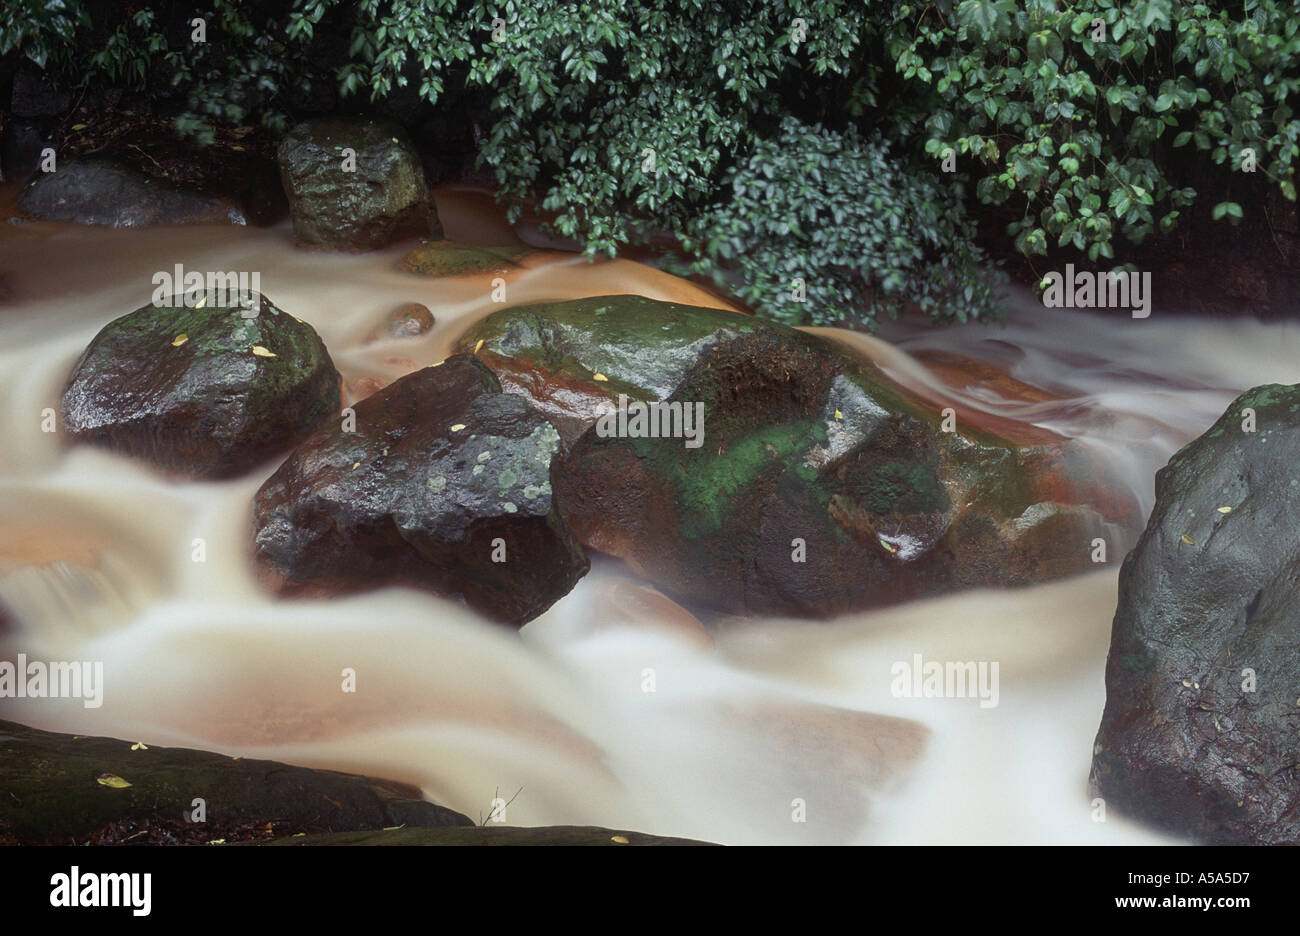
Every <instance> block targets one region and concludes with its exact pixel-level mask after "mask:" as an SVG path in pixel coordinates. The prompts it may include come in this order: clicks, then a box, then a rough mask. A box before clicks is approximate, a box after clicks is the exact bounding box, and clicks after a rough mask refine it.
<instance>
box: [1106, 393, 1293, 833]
mask: <svg viewBox="0 0 1300 936" xmlns="http://www.w3.org/2000/svg"><path fill="white" fill-rule="evenodd" d="M1247 409H1253V410H1254V411H1255V420H1256V429H1257V431H1256V432H1253V433H1251V432H1246V431H1243V425H1242V424H1243V419H1244V418H1246V417H1245V416H1243V411H1244V410H1247ZM1298 570H1300V386H1295V387H1284V386H1279V385H1270V386H1264V387H1257V388H1255V389H1254V390H1250V391H1248V392H1247V393H1245V394H1243V395H1242V396H1241V397H1239V398H1238V399H1237V400H1236V401H1235V402H1234V403H1233V404H1232V405H1231V406H1230V407H1228V410H1227V412H1225V413H1224V414H1223V416H1222V417H1220V419H1219V421H1218V422H1216V423H1215V424H1214V426H1213V427H1212V428H1211V429H1210V430H1209V431H1208V432H1207V433H1206V434H1205V435H1203V436H1201V437H1200V438H1199V439H1197V440H1196V441H1194V442H1192V443H1191V444H1190V445H1188V446H1186V447H1185V448H1183V449H1182V450H1181V451H1179V452H1178V453H1177V454H1176V455H1174V457H1173V458H1172V459H1170V461H1169V464H1168V465H1167V466H1166V467H1164V468H1163V469H1161V470H1160V472H1159V473H1158V474H1157V475H1156V506H1155V509H1154V511H1153V512H1152V514H1151V519H1150V522H1149V523H1148V524H1147V528H1146V532H1144V533H1143V535H1142V538H1141V541H1140V542H1139V543H1138V545H1137V547H1136V548H1135V549H1134V550H1133V551H1132V552H1131V553H1130V554H1129V556H1128V557H1127V558H1126V559H1125V561H1124V567H1123V570H1122V571H1121V573H1120V584H1119V606H1118V609H1117V610H1116V613H1115V623H1114V628H1113V631H1112V634H1111V645H1110V655H1109V657H1108V659H1107V662H1106V710H1105V713H1104V714H1103V716H1102V720H1101V728H1100V730H1099V731H1098V734H1097V742H1096V746H1095V748H1094V756H1093V763H1092V783H1093V787H1094V790H1095V791H1096V793H1097V795H1100V796H1101V797H1103V798H1104V799H1105V801H1106V804H1107V805H1108V806H1109V807H1110V808H1111V809H1114V810H1116V811H1118V812H1120V813H1123V814H1127V815H1131V816H1135V817H1138V818H1141V819H1144V820H1146V821H1148V822H1151V823H1153V824H1154V825H1156V826H1158V827H1160V828H1162V829H1164V830H1167V831H1169V832H1172V833H1175V834H1178V835H1182V836H1187V837H1190V838H1193V839H1195V840H1198V841H1201V842H1210V843H1220V844H1245V843H1249V844H1284V843H1285V844H1292V845H1295V844H1300V765H1298V764H1297V760H1298V758H1297V751H1300V642H1298V641H1297V633H1298V628H1300V575H1298V574H1297V571H1298ZM1247 671H1250V672H1247ZM1252 673H1253V680H1254V682H1253V686H1252V685H1251V678H1252V677H1251V674H1252ZM1250 688H1253V689H1254V691H1249V689H1250Z"/></svg>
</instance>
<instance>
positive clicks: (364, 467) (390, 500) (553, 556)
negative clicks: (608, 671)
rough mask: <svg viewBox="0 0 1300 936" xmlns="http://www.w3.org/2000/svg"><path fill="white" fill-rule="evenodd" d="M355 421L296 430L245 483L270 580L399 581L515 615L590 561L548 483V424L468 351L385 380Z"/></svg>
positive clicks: (321, 589) (559, 588)
mask: <svg viewBox="0 0 1300 936" xmlns="http://www.w3.org/2000/svg"><path fill="white" fill-rule="evenodd" d="M355 417H356V419H355V427H353V428H354V431H346V430H347V427H346V426H343V425H338V426H335V425H331V426H328V427H326V428H325V429H322V430H321V431H319V432H317V433H316V434H315V435H313V436H312V437H311V438H310V439H308V440H307V441H305V442H304V443H303V444H302V445H301V446H300V447H299V448H298V449H297V450H296V451H294V453H293V454H292V455H290V457H289V459H288V460H287V461H286V462H285V463H284V464H283V465H282V466H281V467H280V469H279V470H278V471H277V472H276V473H275V474H274V475H273V476H272V477H271V478H270V479H269V480H268V481H267V482H266V483H265V484H264V485H263V486H262V488H261V489H260V490H259V491H258V492H257V497H256V500H255V504H254V522H255V527H256V550H257V556H258V560H259V562H260V564H261V566H262V569H263V570H264V572H265V574H266V576H267V578H268V580H269V581H270V583H271V584H272V585H274V586H275V587H277V588H280V589H282V590H288V591H308V592H311V593H316V594H320V593H329V592H334V591H339V590H343V589H351V588H366V587H374V586H377V585H384V584H407V585H416V586H419V587H424V588H428V589H430V590H432V591H435V592H437V593H439V594H444V595H458V596H461V597H462V598H463V599H464V600H465V602H466V603H467V604H468V605H469V606H470V607H472V608H474V609H476V610H478V611H480V612H481V613H483V614H485V615H487V616H489V617H492V618H494V619H496V620H500V621H503V622H506V623H511V624H516V625H521V624H523V623H525V622H527V621H529V620H531V619H532V618H534V617H536V616H537V615H539V614H541V613H542V612H543V611H545V610H546V609H547V608H548V607H550V606H551V605H552V604H553V603H554V602H555V601H556V600H558V599H559V598H560V597H562V596H563V595H565V594H566V593H568V592H569V590H570V589H572V588H573V586H574V585H575V584H576V583H577V581H578V579H580V578H581V577H582V576H583V575H585V574H586V572H587V568H588V562H587V558H586V556H585V555H584V554H583V551H582V548H581V547H580V546H579V544H578V542H577V540H576V538H575V537H574V535H573V533H572V531H570V530H569V528H568V526H567V525H566V524H565V522H564V521H563V519H562V518H561V515H560V512H559V509H558V506H557V504H556V501H555V497H554V495H553V493H552V474H553V467H552V459H553V456H554V455H555V454H556V452H557V451H558V449H559V436H558V434H557V433H556V431H555V429H554V428H553V427H552V426H551V424H550V423H548V422H547V421H546V419H545V418H544V417H543V416H542V415H541V413H539V412H538V411H537V410H536V409H534V408H533V407H532V406H530V405H529V404H528V403H527V401H525V400H524V399H522V398H521V397H519V396H516V395H512V394H506V393H502V392H501V386H500V384H499V383H498V381H497V379H496V378H495V377H494V376H493V375H492V372H491V371H489V370H488V369H487V368H486V367H484V366H483V365H482V364H481V363H480V362H479V361H478V360H476V359H475V358H473V357H471V356H469V355H458V356H455V357H451V358H448V359H447V360H446V361H445V362H443V363H442V364H440V365H434V366H433V367H426V368H424V369H423V370H419V371H416V372H415V373H413V374H408V375H407V376H406V377H403V378H401V379H400V380H397V381H395V382H393V383H392V384H389V385H388V386H387V387H385V388H384V389H383V390H380V391H378V392H377V393H374V394H373V395H371V396H368V397H366V398H365V399H364V400H362V401H360V402H359V403H357V405H356V408H355Z"/></svg>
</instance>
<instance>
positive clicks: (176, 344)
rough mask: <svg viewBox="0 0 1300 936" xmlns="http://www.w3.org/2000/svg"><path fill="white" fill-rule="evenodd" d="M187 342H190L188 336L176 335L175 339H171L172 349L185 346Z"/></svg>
mask: <svg viewBox="0 0 1300 936" xmlns="http://www.w3.org/2000/svg"><path fill="white" fill-rule="evenodd" d="M189 340H190V336H189V335H177V336H176V337H175V338H173V339H172V347H173V348H179V347H180V346H181V345H183V344H185V342H187V341H189Z"/></svg>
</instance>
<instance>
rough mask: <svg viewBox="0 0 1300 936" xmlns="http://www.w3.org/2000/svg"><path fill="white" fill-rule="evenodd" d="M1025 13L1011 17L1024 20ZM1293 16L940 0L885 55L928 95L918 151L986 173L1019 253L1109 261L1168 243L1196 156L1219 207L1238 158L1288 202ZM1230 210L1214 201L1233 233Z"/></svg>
mask: <svg viewBox="0 0 1300 936" xmlns="http://www.w3.org/2000/svg"><path fill="white" fill-rule="evenodd" d="M1022 6H1023V9H1022V8H1021V7H1022ZM1297 12H1298V11H1297V9H1296V7H1295V6H1294V4H1286V3H1283V2H1277V0H1244V2H1242V3H1233V4H1223V5H1217V4H1216V5H1210V4H1206V3H1187V2H1173V0H1137V2H1134V3H1129V4H1120V3H1117V2H1114V0H1077V2H1073V3H1069V4H1062V5H1061V6H1060V7H1058V5H1057V4H1056V3H1055V2H1053V0H1027V2H1025V3H1024V4H1018V3H1013V2H1011V0H962V2H960V3H956V2H954V0H939V2H935V3H924V4H918V5H913V6H905V7H902V8H900V10H899V17H900V19H899V22H898V23H897V24H896V26H895V28H894V30H893V32H892V33H891V40H890V48H891V54H892V55H893V57H894V58H895V61H896V63H897V67H898V68H899V69H900V70H901V71H902V72H903V74H904V77H906V78H908V79H912V80H915V81H919V82H921V83H922V84H924V85H926V86H928V87H929V88H931V89H932V90H933V95H934V97H933V111H932V113H931V115H930V117H929V119H928V121H927V124H926V127H927V131H928V133H929V134H930V137H931V139H930V140H929V142H928V143H927V149H928V150H929V151H930V152H931V153H932V154H935V155H936V156H937V155H939V154H941V153H942V152H943V150H944V149H945V148H946V147H949V146H951V147H952V148H953V149H954V150H955V151H956V152H957V153H958V154H962V155H965V156H968V157H969V158H970V159H972V160H973V161H975V162H976V163H977V165H978V166H979V167H981V168H982V170H983V171H982V172H978V171H976V170H972V173H973V174H979V175H982V178H980V181H979V184H978V185H977V187H976V192H977V194H978V196H979V198H980V199H981V200H982V201H984V202H986V203H990V204H1010V205H1013V206H1014V207H1016V208H1017V209H1019V210H1020V211H1021V212H1022V217H1021V219H1020V220H1018V221H1016V222H1014V223H1013V224H1012V226H1011V230H1010V233H1011V234H1013V235H1014V236H1015V244H1016V247H1017V248H1018V249H1019V250H1020V251H1021V252H1023V253H1025V254H1045V253H1047V250H1048V248H1049V246H1051V241H1052V240H1054V241H1055V245H1056V246H1058V247H1059V246H1067V245H1069V246H1073V247H1074V248H1077V249H1078V250H1083V251H1086V253H1087V255H1088V257H1089V258H1090V259H1092V260H1096V259H1097V258H1098V257H1108V258H1109V257H1113V256H1114V248H1113V241H1114V239H1115V236H1116V235H1117V234H1123V235H1124V236H1125V237H1126V238H1127V239H1129V240H1130V241H1133V242H1135V243H1140V242H1141V241H1142V240H1144V239H1145V238H1146V237H1147V236H1148V235H1149V234H1151V233H1152V231H1153V230H1155V229H1156V228H1157V227H1158V228H1159V230H1161V231H1169V230H1171V229H1172V228H1173V227H1174V226H1175V225H1176V224H1177V221H1178V218H1179V214H1180V212H1181V211H1182V210H1184V209H1186V208H1187V207H1188V206H1189V205H1191V204H1192V202H1193V201H1194V200H1195V198H1196V196H1197V192H1196V190H1195V189H1193V188H1191V187H1188V186H1184V185H1182V184H1180V180H1179V178H1178V176H1179V174H1180V173H1179V171H1178V170H1179V169H1180V168H1185V167H1186V166H1187V165H1188V164H1189V163H1190V162H1191V161H1190V160H1182V161H1181V163H1179V161H1178V160H1177V159H1176V156H1175V152H1174V151H1176V150H1178V149H1180V148H1182V147H1186V146H1188V145H1189V144H1191V145H1193V146H1194V147H1195V148H1196V149H1197V150H1199V151H1201V152H1203V153H1206V154H1208V156H1209V157H1210V158H1211V159H1212V160H1213V162H1214V163H1215V164H1217V165H1219V166H1222V167H1223V168H1222V172H1221V176H1220V178H1221V180H1222V186H1221V188H1222V190H1223V191H1228V192H1230V191H1231V189H1232V187H1233V179H1234V173H1235V171H1236V170H1238V169H1240V168H1241V166H1242V160H1243V151H1244V150H1247V149H1249V150H1253V152H1254V154H1255V156H1256V158H1257V160H1258V167H1259V171H1260V172H1261V173H1263V174H1264V175H1266V176H1267V177H1268V178H1269V179H1270V180H1271V181H1272V182H1273V183H1275V184H1276V185H1277V186H1278V187H1279V188H1280V190H1281V192H1282V194H1283V195H1285V196H1286V197H1287V198H1289V199H1291V200H1293V201H1294V200H1295V197H1296V189H1295V163H1296V161H1297V157H1300V145H1298V144H1300V120H1297V119H1296V117H1295V114H1294V112H1293V110H1292V108H1291V106H1290V105H1289V104H1288V98H1290V99H1292V100H1294V98H1295V96H1296V92H1297V89H1300V15H1297ZM1242 216H1243V211H1242V207H1241V205H1240V204H1238V203H1237V202H1235V201H1232V200H1231V199H1224V200H1222V201H1220V203H1219V204H1218V205H1216V206H1215V209H1214V217H1215V218H1216V219H1218V218H1227V219H1229V220H1231V221H1233V222H1234V223H1235V222H1236V221H1238V220H1240V219H1241V217H1242Z"/></svg>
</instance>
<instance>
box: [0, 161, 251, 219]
mask: <svg viewBox="0 0 1300 936" xmlns="http://www.w3.org/2000/svg"><path fill="white" fill-rule="evenodd" d="M16 204H17V206H18V209H19V210H20V211H21V212H22V213H23V214H25V215H26V216H28V217H29V218H37V219H40V220H44V221H75V222H77V223H78V224H102V225H106V226H108V227H127V228H131V227H151V226H155V225H169V224H213V223H216V224H222V223H228V224H244V223H245V220H244V214H243V211H242V210H241V209H240V208H239V206H237V205H236V204H235V203H234V202H232V201H228V200H226V199H223V198H217V197H215V196H211V195H204V194H200V193H198V192H192V191H189V190H186V189H183V188H180V187H179V186H175V185H172V184H170V183H168V182H163V181H160V180H156V179H150V178H149V177H148V176H146V175H145V174H144V173H142V172H139V171H138V170H136V169H133V168H131V167H130V166H127V165H124V164H122V163H119V162H117V161H116V160H113V159H110V158H101V157H96V156H88V157H82V158H79V159H70V160H67V161H65V162H63V163H62V164H61V165H60V166H59V168H58V169H57V170H56V171H54V172H40V173H37V175H36V178H34V179H33V180H32V181H31V182H30V183H29V184H28V185H27V186H25V187H24V188H23V190H22V191H21V192H19V193H18V198H17V200H16Z"/></svg>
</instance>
